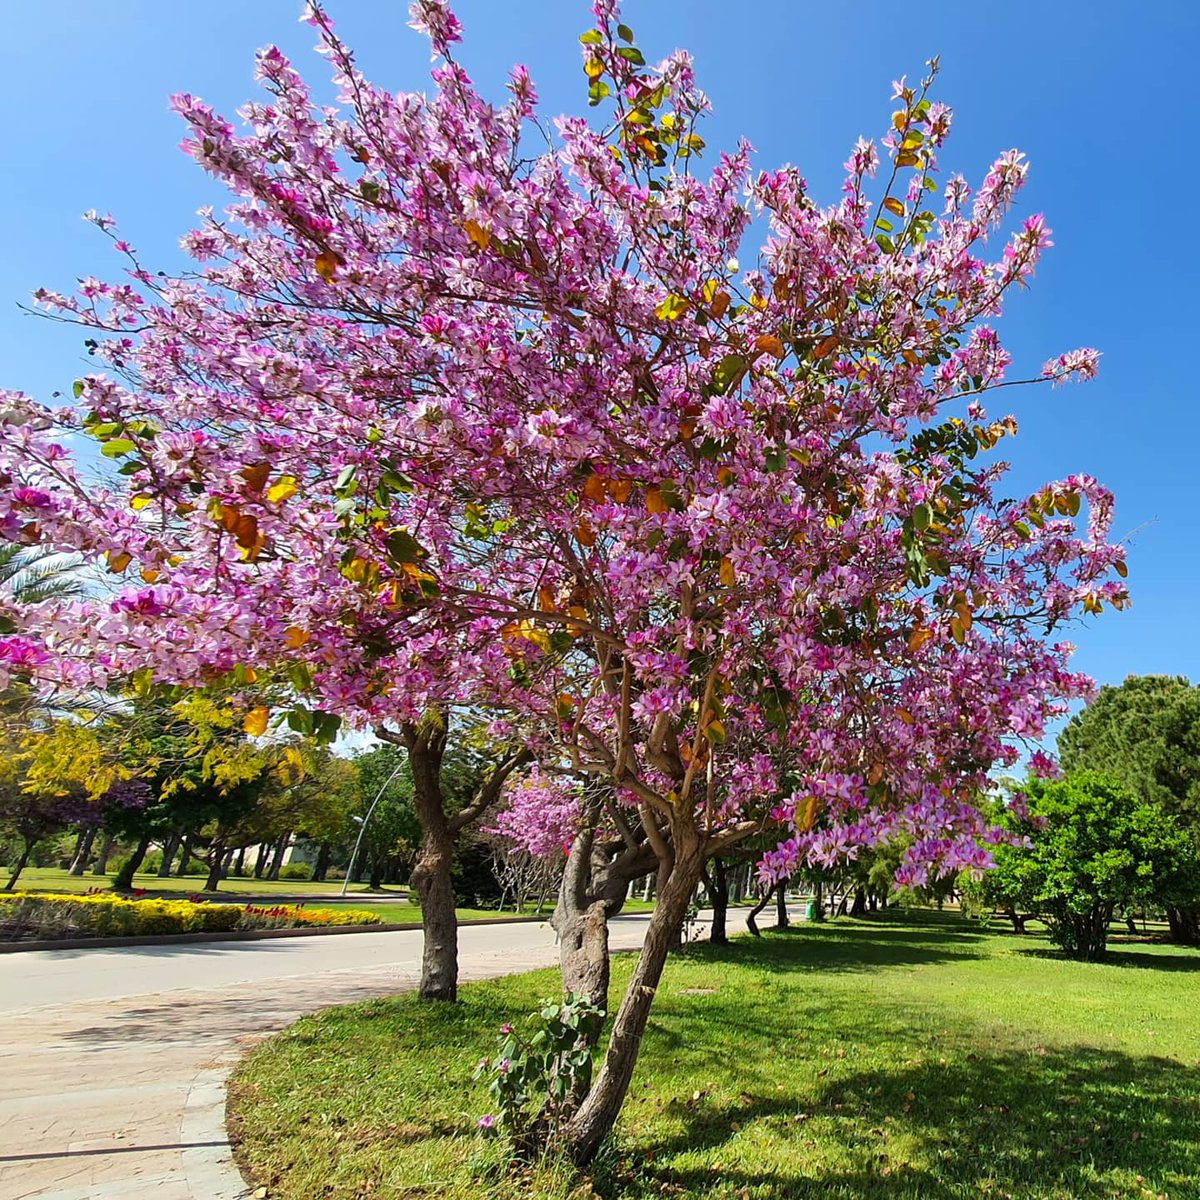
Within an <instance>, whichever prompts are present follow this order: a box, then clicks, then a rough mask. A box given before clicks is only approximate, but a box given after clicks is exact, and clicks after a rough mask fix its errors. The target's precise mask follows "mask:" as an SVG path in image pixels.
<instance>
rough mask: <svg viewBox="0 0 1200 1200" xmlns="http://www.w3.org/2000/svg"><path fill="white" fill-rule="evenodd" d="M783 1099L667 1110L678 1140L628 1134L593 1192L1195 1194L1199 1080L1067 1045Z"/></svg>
mask: <svg viewBox="0 0 1200 1200" xmlns="http://www.w3.org/2000/svg"><path fill="white" fill-rule="evenodd" d="M795 1099H796V1097H795V1094H794V1093H793V1096H792V1097H780V1096H779V1095H777V1094H769V1093H768V1094H760V1095H758V1096H754V1095H753V1094H751V1093H749V1092H747V1093H744V1094H743V1096H742V1097H741V1099H740V1100H738V1101H736V1102H734V1103H732V1104H726V1105H723V1106H711V1105H705V1104H704V1103H703V1101H702V1100H701V1101H700V1102H694V1103H693V1104H691V1105H689V1104H688V1103H686V1102H685V1103H683V1104H682V1105H679V1104H677V1105H675V1108H674V1109H673V1113H674V1115H676V1116H677V1117H678V1118H679V1121H680V1122H681V1125H680V1127H679V1132H678V1134H676V1135H674V1136H670V1137H666V1138H659V1139H645V1138H643V1139H637V1140H636V1143H635V1149H636V1151H637V1153H638V1154H639V1156H640V1157H641V1158H643V1159H644V1158H646V1157H647V1156H648V1157H649V1160H650V1161H649V1162H648V1163H644V1164H643V1165H641V1166H640V1167H638V1168H636V1169H635V1170H634V1172H633V1173H632V1174H627V1175H626V1176H625V1177H624V1178H621V1177H619V1176H617V1177H614V1178H613V1179H612V1180H611V1181H609V1183H610V1187H609V1190H607V1191H606V1190H605V1189H603V1188H602V1189H601V1190H602V1193H603V1194H606V1195H608V1194H612V1195H622V1196H634V1195H642V1194H651V1193H655V1192H660V1191H661V1190H662V1189H663V1188H664V1186H665V1188H666V1190H667V1192H668V1193H669V1192H671V1191H673V1190H677V1189H678V1192H677V1194H684V1195H701V1194H703V1195H715V1196H726V1195H728V1196H730V1197H734V1196H738V1195H742V1196H746V1195H748V1196H751V1197H753V1198H754V1200H807V1198H809V1197H812V1198H813V1200H816V1198H817V1197H820V1198H821V1200H832V1198H834V1197H837V1198H841V1197H846V1198H849V1197H855V1198H864V1200H865V1198H871V1200H960V1198H962V1197H966V1196H979V1195H985V1196H986V1195H993V1196H997V1197H999V1196H1010V1197H1015V1196H1019V1197H1022V1198H1030V1200H1031V1198H1034V1197H1046V1198H1050V1197H1055V1198H1057V1197H1066V1196H1070V1197H1108V1196H1112V1195H1118V1194H1119V1195H1126V1194H1133V1195H1137V1194H1142V1195H1159V1194H1161V1193H1165V1194H1167V1195H1170V1196H1172V1197H1177V1196H1178V1197H1182V1196H1195V1195H1200V1071H1196V1070H1195V1069H1192V1068H1189V1067H1185V1066H1182V1065H1181V1064H1179V1063H1177V1062H1174V1061H1172V1060H1170V1059H1164V1058H1155V1057H1145V1058H1134V1057H1131V1056H1128V1055H1125V1054H1119V1053H1115V1052H1106V1051H1102V1050H1092V1049H1082V1048H1081V1049H1069V1050H1063V1051H1054V1052H1038V1051H1036V1050H1034V1051H1031V1052H1029V1053H1005V1054H978V1055H975V1054H972V1055H969V1056H967V1057H966V1058H965V1059H963V1060H961V1061H957V1062H949V1063H947V1062H945V1061H944V1060H939V1061H936V1062H924V1063H918V1064H915V1065H909V1066H898V1067H896V1068H894V1069H890V1070H881V1071H865V1072H862V1073H850V1074H842V1075H840V1076H839V1077H838V1078H836V1079H831V1080H828V1081H827V1082H825V1081H821V1082H820V1083H819V1085H818V1086H817V1087H816V1088H815V1089H814V1090H813V1091H811V1092H810V1093H809V1094H808V1095H807V1096H802V1097H799V1099H800V1104H799V1108H798V1109H797V1108H795V1107H789V1100H791V1101H792V1102H793V1103H794V1100H795ZM736 1129H741V1130H751V1131H753V1132H754V1134H755V1135H758V1134H761V1135H762V1137H763V1138H765V1139H767V1141H766V1142H765V1143H764V1144H767V1145H771V1149H770V1151H769V1152H766V1151H763V1152H759V1153H756V1152H754V1151H753V1150H751V1151H750V1152H747V1147H746V1145H745V1144H743V1145H742V1146H741V1147H740V1148H739V1145H738V1142H737V1141H735V1133H734V1130H736ZM738 1136H739V1137H740V1134H739V1135H738ZM751 1140H753V1139H751ZM772 1143H773V1145H772ZM714 1164H716V1165H714ZM1139 1177H1140V1178H1139ZM1143 1184H1144V1188H1145V1189H1149V1190H1143ZM741 1189H744V1191H742V1190H741Z"/></svg>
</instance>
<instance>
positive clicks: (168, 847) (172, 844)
mask: <svg viewBox="0 0 1200 1200" xmlns="http://www.w3.org/2000/svg"><path fill="white" fill-rule="evenodd" d="M179 841H180V837H179V834H177V833H173V834H171V836H170V837H169V838H167V839H166V841H164V842H163V852H162V862H161V863H159V865H158V877H159V879H166V878H168V877H169V876H170V874H171V864H172V863H174V861H175V852H176V851H177V850H178V849H179Z"/></svg>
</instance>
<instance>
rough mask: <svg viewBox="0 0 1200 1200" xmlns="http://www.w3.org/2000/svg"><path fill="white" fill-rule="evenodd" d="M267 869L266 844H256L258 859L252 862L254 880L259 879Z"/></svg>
mask: <svg viewBox="0 0 1200 1200" xmlns="http://www.w3.org/2000/svg"><path fill="white" fill-rule="evenodd" d="M266 869H267V843H266V842H259V843H258V857H257V858H255V860H254V878H255V879H261V878H262V877H263V871H265V870H266Z"/></svg>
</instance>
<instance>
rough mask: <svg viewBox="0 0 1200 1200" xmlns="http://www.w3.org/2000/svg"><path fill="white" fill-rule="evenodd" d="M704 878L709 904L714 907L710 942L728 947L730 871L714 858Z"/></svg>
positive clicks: (703, 875) (705, 871) (705, 870)
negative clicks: (727, 922) (726, 923)
mask: <svg viewBox="0 0 1200 1200" xmlns="http://www.w3.org/2000/svg"><path fill="white" fill-rule="evenodd" d="M702 878H703V879H704V886H705V889H706V890H707V891H708V902H709V904H711V905H712V914H713V917H712V930H711V931H710V933H709V935H708V936H709V941H712V942H715V943H716V944H717V945H718V946H724V945H727V944H728V942H729V934H728V933H727V932H726V928H725V922H726V917H727V915H728V913H729V871H728V869H727V868H726V866H725V863H724V862H723V861H722V860H721V859H720V858H714V859H713V860H712V862H711V863H709V865H708V866H707V867H705V868H704V871H703V874H702Z"/></svg>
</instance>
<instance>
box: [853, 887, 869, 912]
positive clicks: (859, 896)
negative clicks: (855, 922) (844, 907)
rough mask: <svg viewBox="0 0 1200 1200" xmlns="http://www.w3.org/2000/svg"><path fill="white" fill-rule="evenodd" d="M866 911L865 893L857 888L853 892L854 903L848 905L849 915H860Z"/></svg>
mask: <svg viewBox="0 0 1200 1200" xmlns="http://www.w3.org/2000/svg"><path fill="white" fill-rule="evenodd" d="M866 911H867V893H866V892H865V891H863V889H862V888H858V889H857V890H856V891H855V893H854V903H853V904H851V905H850V915H851V916H852V917H861V916H862V915H863V913H865V912H866Z"/></svg>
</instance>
